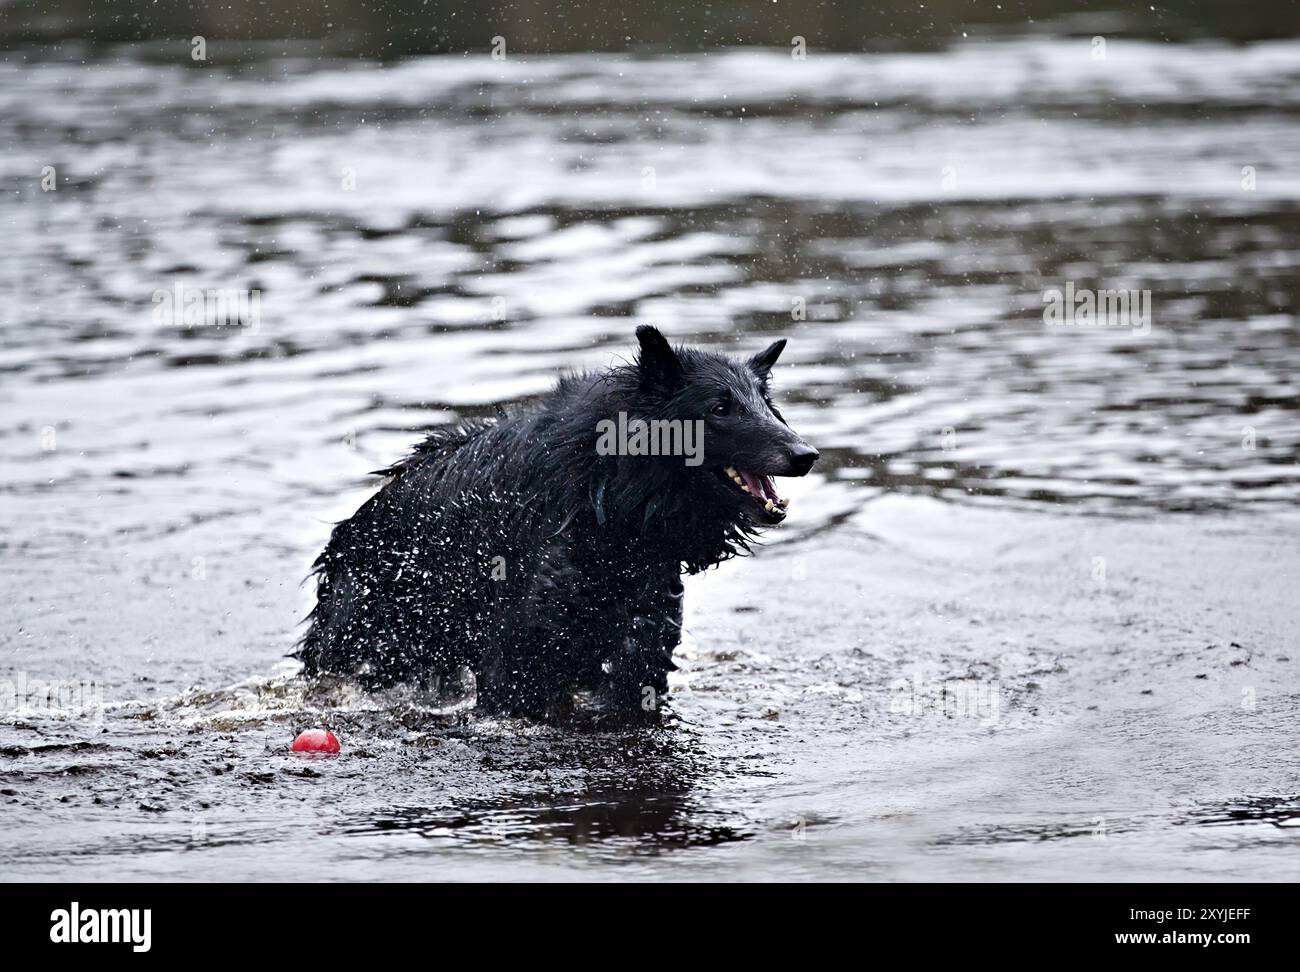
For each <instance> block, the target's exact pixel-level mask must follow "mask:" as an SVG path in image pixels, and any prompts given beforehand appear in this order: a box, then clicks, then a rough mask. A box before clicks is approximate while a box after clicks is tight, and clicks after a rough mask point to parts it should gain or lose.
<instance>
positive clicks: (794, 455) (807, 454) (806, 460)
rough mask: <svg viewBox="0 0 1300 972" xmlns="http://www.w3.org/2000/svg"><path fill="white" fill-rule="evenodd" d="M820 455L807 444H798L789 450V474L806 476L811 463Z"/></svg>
mask: <svg viewBox="0 0 1300 972" xmlns="http://www.w3.org/2000/svg"><path fill="white" fill-rule="evenodd" d="M820 455H821V453H820V452H818V451H817V450H816V449H814V448H813V447H812V446H810V445H808V444H807V443H800V444H799V445H797V446H795V447H794V448H793V449H791V450H790V473H791V475H793V476H806V475H807V474H808V470H809V469H811V468H812V467H813V463H814V462H816V461H817V458H818V457H819V456H820Z"/></svg>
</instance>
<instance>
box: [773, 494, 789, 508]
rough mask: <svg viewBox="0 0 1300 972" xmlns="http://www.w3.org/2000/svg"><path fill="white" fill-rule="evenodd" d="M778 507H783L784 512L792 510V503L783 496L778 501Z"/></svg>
mask: <svg viewBox="0 0 1300 972" xmlns="http://www.w3.org/2000/svg"><path fill="white" fill-rule="evenodd" d="M776 505H777V506H779V507H781V509H783V510H788V509H789V508H790V501H789V500H788V499H786V498H785V497H784V496H783V497H781V498H780V499H779V500H777V501H776Z"/></svg>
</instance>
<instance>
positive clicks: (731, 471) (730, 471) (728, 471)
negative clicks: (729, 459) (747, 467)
mask: <svg viewBox="0 0 1300 972" xmlns="http://www.w3.org/2000/svg"><path fill="white" fill-rule="evenodd" d="M723 472H725V473H726V474H727V475H728V476H730V477H731V478H732V479H735V478H736V467H735V466H728V467H727V468H726V469H724V470H723Z"/></svg>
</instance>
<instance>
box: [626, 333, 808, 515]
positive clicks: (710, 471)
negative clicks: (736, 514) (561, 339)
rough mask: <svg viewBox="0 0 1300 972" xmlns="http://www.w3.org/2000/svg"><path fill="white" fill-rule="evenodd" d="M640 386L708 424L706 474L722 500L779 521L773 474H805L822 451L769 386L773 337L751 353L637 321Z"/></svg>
mask: <svg viewBox="0 0 1300 972" xmlns="http://www.w3.org/2000/svg"><path fill="white" fill-rule="evenodd" d="M636 336H637V340H638V341H639V342H640V345H641V352H640V355H639V356H638V358H637V369H638V371H639V373H640V380H641V384H642V391H643V394H645V395H647V396H649V397H651V398H652V399H654V400H655V401H656V403H657V406H658V407H656V408H655V409H654V411H655V413H656V414H657V415H660V416H663V417H666V418H671V419H675V420H678V421H686V422H692V423H693V425H694V427H695V428H697V429H701V430H702V431H703V436H702V462H699V463H697V465H698V466H699V472H700V474H701V475H704V476H706V477H708V481H709V483H710V485H711V488H712V489H713V490H714V491H715V492H716V494H717V495H718V496H719V497H720V498H722V500H723V502H725V503H728V504H729V505H732V506H734V507H735V508H736V509H737V510H743V511H744V512H745V513H747V514H748V517H747V518H748V519H751V520H754V521H756V522H759V523H764V522H765V523H780V522H781V521H782V520H784V519H785V515H786V507H787V506H788V500H786V499H784V498H782V497H781V496H780V495H779V494H778V493H777V491H776V486H775V484H774V483H773V482H772V477H774V476H804V475H807V473H808V471H809V470H810V469H812V466H813V463H814V462H816V461H817V456H818V452H817V450H816V449H814V448H813V447H812V446H810V445H809V444H808V443H807V442H805V441H804V440H803V439H802V438H800V436H799V435H798V434H797V433H796V432H795V431H794V430H793V429H791V428H790V426H789V425H788V424H787V423H786V421H785V418H784V417H782V415H781V412H780V411H779V410H778V409H777V407H776V405H775V404H773V402H772V398H771V395H770V393H769V384H770V379H771V375H772V366H773V365H774V364H776V359H777V358H778V357H780V355H781V351H782V350H783V349H784V348H785V341H784V340H780V341H776V342H774V343H773V344H771V345H769V346H768V347H767V348H766V350H763V351H760V352H759V353H758V354H756V355H754V356H753V357H752V358H750V359H749V360H747V361H738V360H735V359H733V358H729V357H726V356H725V355H721V354H713V353H711V352H708V351H700V350H697V349H695V348H676V349H674V348H672V347H671V346H669V344H668V342H667V340H665V339H664V336H663V335H662V334H661V333H659V331H658V330H657V329H656V328H653V327H651V326H649V325H642V326H641V327H638V328H637V329H636Z"/></svg>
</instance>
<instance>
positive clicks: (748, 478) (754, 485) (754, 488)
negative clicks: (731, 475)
mask: <svg viewBox="0 0 1300 972" xmlns="http://www.w3.org/2000/svg"><path fill="white" fill-rule="evenodd" d="M736 472H738V473H740V478H741V479H743V480H744V481H745V485H746V486H748V487H749V492H750V493H751V494H752V495H753V496H754V498H755V499H757V500H759V501H760V502H761V501H762V500H765V499H770V500H771V501H772V502H774V503H775V502H776V498H777V497H776V490H775V488H773V486H772V480H770V479H768V478H767V477H766V476H756V475H754V474H753V473H752V472H748V471H746V470H744V469H737V470H736Z"/></svg>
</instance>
